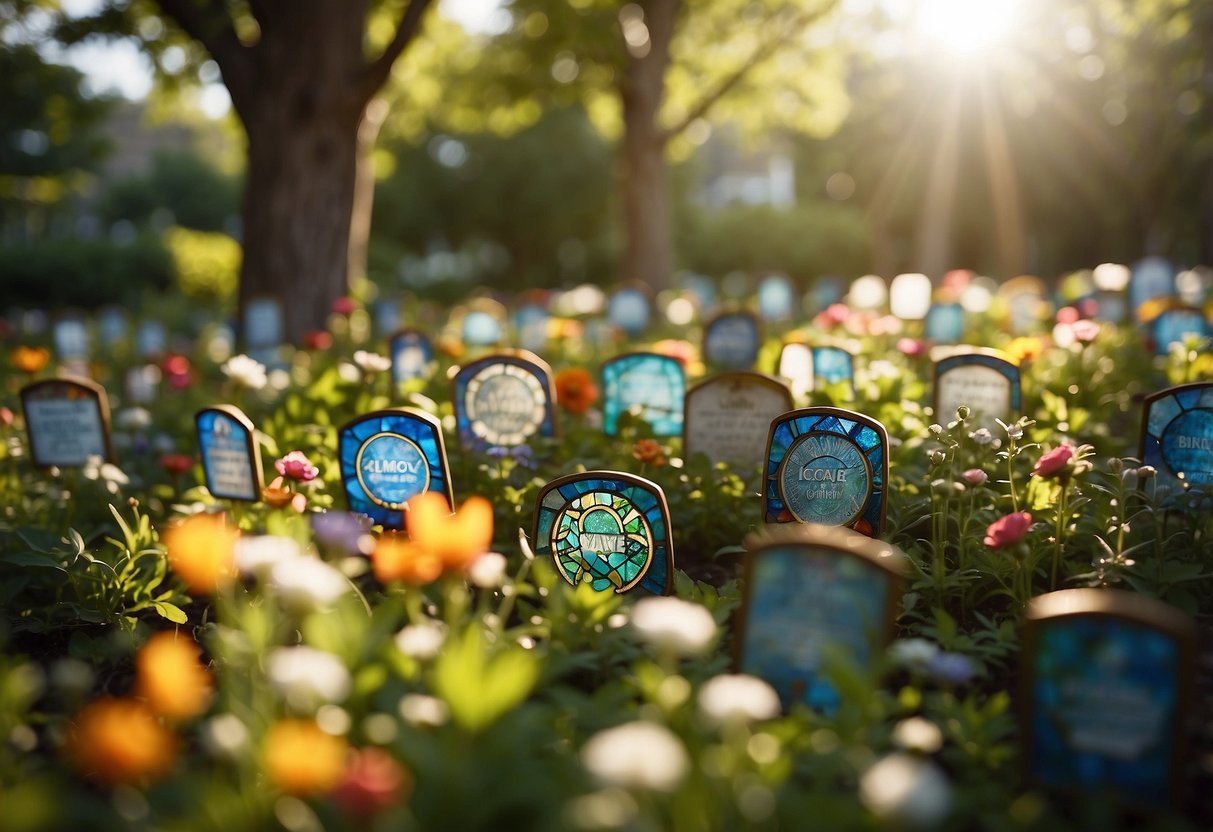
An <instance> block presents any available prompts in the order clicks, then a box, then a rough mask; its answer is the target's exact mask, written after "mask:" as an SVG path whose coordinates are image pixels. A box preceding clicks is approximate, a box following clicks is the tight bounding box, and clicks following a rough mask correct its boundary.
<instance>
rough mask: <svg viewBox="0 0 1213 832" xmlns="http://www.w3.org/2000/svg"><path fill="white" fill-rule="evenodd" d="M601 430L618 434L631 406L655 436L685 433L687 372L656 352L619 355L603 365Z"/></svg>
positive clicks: (675, 362) (610, 433) (673, 361)
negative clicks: (683, 422)
mask: <svg viewBox="0 0 1213 832" xmlns="http://www.w3.org/2000/svg"><path fill="white" fill-rule="evenodd" d="M602 389H603V409H602V429H603V431H604V432H605V433H606V434H607V436H617V435H618V434H619V417H620V416H621V415H622V414H623V413H624V412H625V411H627V410H628V409H630V408H632V407H639V408H640V417H641V418H642V419H643V420H644V421H645V422H647V423H648V424H649V427H650V428H652V430H653V434H654V435H655V436H679V435H680V434H681V433H682V416H683V414H682V407H683V399H684V397H685V396H686V373H685V372H684V371H683V369H682V365H681V364H680V363H678V360H677V359H675V358H671V357H670V356H668V355H661V354H659V353H655V352H633V353H627V354H625V355H620V356H616V357H615V358H612V359H611V360H610V361H607V362H606V363H604V364H603V365H602Z"/></svg>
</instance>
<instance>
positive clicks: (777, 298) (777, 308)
mask: <svg viewBox="0 0 1213 832" xmlns="http://www.w3.org/2000/svg"><path fill="white" fill-rule="evenodd" d="M795 304H796V294H795V292H794V291H793V290H792V283H791V281H789V280H788V279H787V278H786V277H784V276H783V275H777V274H776V275H771V276H770V277H767V278H765V279H764V280H763V281H762V283H760V284H758V314H759V315H760V316H761V317H762V319H763V320H764V321H786V320H787V319H788V318H790V317H792V312H793V308H794V306H795Z"/></svg>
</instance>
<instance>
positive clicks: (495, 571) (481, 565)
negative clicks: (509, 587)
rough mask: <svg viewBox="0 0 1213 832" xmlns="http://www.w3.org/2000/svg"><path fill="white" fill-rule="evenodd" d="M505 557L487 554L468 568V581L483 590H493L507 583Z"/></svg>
mask: <svg viewBox="0 0 1213 832" xmlns="http://www.w3.org/2000/svg"><path fill="white" fill-rule="evenodd" d="M505 568H506V560H505V555H502V554H499V553H497V552H485V553H484V554H483V555H481V556H480V557H478V558H476V560H474V561H472V565H471V566H469V567H468V580H470V581H471V582H472V583H473V584H474V585H476V586H478V587H480V588H481V589H492V588H493V587H498V586H501V585H502V584H503V583H505Z"/></svg>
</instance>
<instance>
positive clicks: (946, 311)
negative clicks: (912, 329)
mask: <svg viewBox="0 0 1213 832" xmlns="http://www.w3.org/2000/svg"><path fill="white" fill-rule="evenodd" d="M964 326H965V315H964V307H962V306H961V305H960V304H959V303H943V304H939V305H936V306H932V307H931V309H930V311H928V312H927V320H926V335H927V338H929V339H931V340H932V341H942V342H945V343H949V344H954V343H956V342H957V341H959V340H960V339H961V338H962V337H964Z"/></svg>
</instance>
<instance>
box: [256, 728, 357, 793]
mask: <svg viewBox="0 0 1213 832" xmlns="http://www.w3.org/2000/svg"><path fill="white" fill-rule="evenodd" d="M347 749H348V746H347V744H346V741H345V740H344V739H342V738H341V737H334V736H333V735H332V734H326V733H325V732H324V731H322V730H320V726H318V725H317V724H316V723H315V722H312V721H311V720H307V719H284V720H280V721H279V722H276V723H274V724H273V725H272V726H270V730H269V732H268V733H266V735H265V745H264V748H263V751H262V763H263V764H264V766H265V773H266V774H267V775H269V778H270V780H272V781H273V783H274V785H276V786H277V787H278V788H279V789H281V790H282V791H284V792H286V793H287V794H291V795H296V796H299V797H307V796H313V795H322V794H327V793H328V792H331V791H332V790H333V789H335V788H336V787H337V785H338V784H339V783H340V782H341V778H342V776H343V775H344V774H345V757H346V751H347Z"/></svg>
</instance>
